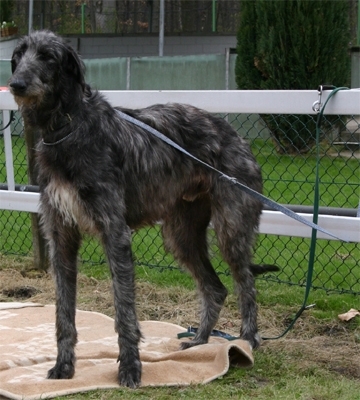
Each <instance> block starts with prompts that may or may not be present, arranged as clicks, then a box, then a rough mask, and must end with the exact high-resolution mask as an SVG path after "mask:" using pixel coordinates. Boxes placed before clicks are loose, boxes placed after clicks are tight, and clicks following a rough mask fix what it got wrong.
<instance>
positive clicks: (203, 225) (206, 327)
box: [162, 196, 227, 349]
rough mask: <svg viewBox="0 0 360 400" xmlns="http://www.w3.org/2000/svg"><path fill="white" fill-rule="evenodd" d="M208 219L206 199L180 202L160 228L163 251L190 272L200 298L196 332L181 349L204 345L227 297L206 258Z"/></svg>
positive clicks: (207, 257)
mask: <svg viewBox="0 0 360 400" xmlns="http://www.w3.org/2000/svg"><path fill="white" fill-rule="evenodd" d="M210 216H211V211H210V203H209V200H208V198H207V197H205V196H204V197H203V198H198V199H196V200H195V201H193V202H188V201H184V200H181V201H179V202H178V203H177V205H176V207H175V209H173V210H171V212H170V213H169V218H168V219H166V220H165V221H164V224H163V227H162V232H163V236H164V243H165V247H166V248H167V249H168V250H169V251H171V252H172V253H173V255H174V257H175V258H176V259H177V260H178V261H179V262H180V264H182V265H184V266H185V267H187V269H188V270H189V271H190V273H191V275H192V276H193V278H194V279H195V280H196V283H197V286H198V290H199V293H200V298H201V314H200V325H199V329H198V331H197V333H196V335H195V337H194V339H193V340H191V341H189V342H184V343H182V345H181V347H182V349H186V348H189V347H192V346H196V345H199V344H204V343H207V342H208V339H209V336H210V333H211V331H212V329H213V328H214V326H215V324H216V322H217V320H218V318H219V313H220V311H221V308H222V305H223V303H224V300H225V298H226V296H227V290H226V288H225V286H224V285H223V284H222V283H221V281H220V279H219V277H218V276H217V274H216V272H215V271H214V269H213V267H212V265H211V263H210V260H209V256H208V248H207V238H206V234H207V227H208V224H209V221H210Z"/></svg>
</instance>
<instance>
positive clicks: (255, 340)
mask: <svg viewBox="0 0 360 400" xmlns="http://www.w3.org/2000/svg"><path fill="white" fill-rule="evenodd" d="M240 339H242V340H246V341H248V342H249V343H250V345H251V348H252V350H255V349H258V348H259V347H260V344H261V338H260V335H259V334H258V333H256V334H255V335H251V336H250V335H241V336H240Z"/></svg>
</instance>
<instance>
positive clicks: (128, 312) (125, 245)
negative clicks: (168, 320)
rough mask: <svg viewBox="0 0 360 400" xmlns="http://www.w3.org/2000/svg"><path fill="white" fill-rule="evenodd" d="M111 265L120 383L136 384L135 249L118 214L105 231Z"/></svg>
mask: <svg viewBox="0 0 360 400" xmlns="http://www.w3.org/2000/svg"><path fill="white" fill-rule="evenodd" d="M102 242H103V245H104V248H105V252H106V256H107V259H108V263H109V266H110V270H111V274H112V281H113V290H114V304H115V330H116V332H117V333H118V335H119V336H118V343H119V358H118V361H120V365H119V375H118V380H119V383H120V385H123V386H128V387H130V388H136V387H137V386H139V384H140V380H141V362H140V355H139V350H138V343H139V340H140V337H141V333H140V329H139V325H138V322H137V318H136V312H135V272H134V265H133V258H132V252H131V231H130V229H129V227H128V226H127V225H126V224H125V221H122V220H120V218H117V217H116V216H112V218H111V222H109V223H108V226H107V227H106V228H104V230H103V232H102Z"/></svg>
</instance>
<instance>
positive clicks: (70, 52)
mask: <svg viewBox="0 0 360 400" xmlns="http://www.w3.org/2000/svg"><path fill="white" fill-rule="evenodd" d="M66 50H67V58H68V59H67V63H66V65H65V68H66V70H67V72H68V73H69V74H70V75H71V76H73V77H74V78H75V80H76V82H78V83H79V84H80V85H81V87H82V89H83V90H85V87H86V84H85V66H84V63H83V62H82V60H81V58H80V56H79V55H78V54H77V52H76V51H75V50H74V49H73V48H72V47H71V46H70V45H68V44H67V45H66Z"/></svg>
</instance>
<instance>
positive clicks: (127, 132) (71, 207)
mask: <svg viewBox="0 0 360 400" xmlns="http://www.w3.org/2000/svg"><path fill="white" fill-rule="evenodd" d="M11 64H12V73H13V74H12V77H11V78H10V81H9V86H10V90H11V92H12V94H13V95H14V97H15V100H16V102H17V104H18V105H19V107H20V111H21V113H22V116H23V118H24V120H25V123H26V124H28V126H29V127H32V129H34V130H36V131H37V132H38V133H39V135H41V138H42V140H40V141H39V143H38V145H37V148H36V152H37V165H38V179H39V185H40V193H41V196H40V198H41V214H42V226H43V231H44V234H45V236H46V238H47V240H48V243H49V254H50V260H51V265H52V267H53V271H54V276H55V281H56V335H57V347H58V355H57V360H56V364H55V366H54V367H53V368H52V369H51V370H50V371H49V373H48V378H51V379H66V378H72V377H73V375H74V373H75V345H76V341H77V332H76V327H75V307H76V275H77V265H76V261H77V254H78V250H79V247H80V243H81V238H82V236H81V234H82V233H83V232H86V233H90V234H92V235H96V236H97V237H99V238H100V240H101V242H102V244H103V247H104V250H105V253H106V256H107V260H108V263H109V266H110V270H111V274H112V280H113V291H114V303H115V314H116V316H115V329H116V331H117V332H118V344H119V351H120V353H119V358H118V361H120V365H119V372H118V380H119V383H120V384H121V385H125V386H129V387H137V386H138V385H139V384H140V382H141V362H140V359H139V350H138V343H139V340H140V338H141V333H140V329H139V324H138V320H137V317H136V312H135V299H134V297H135V283H134V266H133V257H132V252H131V230H132V229H138V228H140V227H143V226H144V225H151V224H155V223H156V222H158V221H161V222H162V234H163V238H164V244H165V247H166V249H167V250H168V251H170V252H172V254H173V255H174V256H175V258H176V259H177V260H178V261H179V262H180V263H181V264H182V265H183V266H185V267H187V269H188V270H189V271H190V273H191V274H192V276H193V277H194V279H195V280H196V282H197V286H198V290H199V293H200V297H201V305H202V306H201V315H200V325H199V329H198V331H197V333H196V336H195V337H194V338H193V340H191V341H188V342H185V343H182V345H181V348H182V349H186V348H189V347H192V346H196V345H200V344H203V343H207V341H208V339H209V335H210V333H211V331H212V329H213V328H214V326H215V324H216V322H217V319H218V316H219V312H220V309H221V307H222V305H223V303H224V300H225V298H226V295H227V290H226V288H225V287H224V285H223V284H222V283H221V281H220V280H219V278H218V276H217V274H216V272H215V271H214V269H213V267H212V265H211V263H210V261H209V255H208V248H207V240H206V231H207V227H208V225H209V223H210V221H212V223H213V227H214V230H215V232H216V235H217V238H218V243H219V247H220V250H221V252H222V255H223V257H224V259H225V260H226V262H227V263H228V264H229V266H230V268H231V272H232V275H233V278H234V281H235V285H236V288H237V290H238V293H239V307H240V311H241V316H242V327H241V332H240V335H241V338H242V339H245V340H248V341H249V342H250V343H251V345H252V347H253V348H256V347H258V345H259V343H260V337H259V335H258V331H257V321H256V319H257V306H256V300H255V294H256V293H255V287H254V276H255V275H256V274H258V273H262V272H265V271H267V270H272V269H274V268H273V267H272V266H267V265H253V264H252V263H251V257H252V248H253V244H254V240H255V236H256V231H257V228H258V224H259V218H260V214H261V209H262V204H261V203H260V202H259V201H258V200H256V199H254V198H252V197H250V196H249V195H248V194H246V193H244V192H242V191H240V190H239V189H238V188H236V187H235V186H234V185H231V184H229V183H228V182H226V181H224V180H222V179H220V178H219V176H217V175H216V174H215V173H214V172H213V171H209V170H207V169H205V168H204V166H202V165H200V164H199V163H196V162H195V161H193V160H192V159H190V158H187V157H186V156H185V155H183V154H182V153H180V152H179V151H177V150H175V149H174V148H172V147H170V146H169V145H167V144H165V143H163V142H162V141H160V140H159V139H158V138H156V137H154V136H152V135H151V134H150V133H149V132H147V131H146V130H144V129H143V128H141V127H138V126H135V125H134V124H132V123H130V122H128V121H126V120H124V119H123V118H121V117H120V116H119V115H118V113H117V111H116V109H115V108H113V107H112V106H110V104H109V103H108V102H107V101H106V100H105V99H104V97H103V96H102V95H101V94H99V93H98V92H97V91H94V90H91V89H90V87H89V86H88V85H87V84H86V83H85V80H84V65H83V63H82V61H81V60H80V58H79V56H78V55H77V54H76V52H75V51H74V50H73V49H72V48H71V47H70V46H69V45H68V44H67V43H66V42H65V41H64V40H63V39H61V38H60V37H59V36H57V35H55V34H53V33H51V32H49V31H37V32H34V33H32V34H31V35H30V36H25V37H23V38H22V39H20V41H19V43H18V45H17V47H16V49H15V50H14V53H13V57H12V60H11ZM119 110H122V111H123V112H124V113H126V114H128V115H130V116H132V117H134V118H137V119H138V120H140V121H143V122H144V123H146V124H148V125H150V126H151V127H153V128H155V129H157V130H159V131H161V132H162V133H163V134H164V135H166V136H168V137H169V138H171V139H172V140H173V141H175V142H176V143H178V144H179V145H181V146H183V147H184V148H185V149H186V150H187V151H188V152H190V153H192V154H193V155H194V156H196V157H198V158H199V159H201V160H203V161H205V162H207V163H209V164H210V165H212V166H214V167H216V168H218V169H220V170H222V171H223V172H224V173H225V174H227V175H230V176H232V177H235V178H236V179H237V180H239V181H240V182H241V183H243V184H245V185H248V186H249V187H251V188H252V189H254V190H256V191H258V192H261V190H262V179H261V173H260V168H259V166H258V164H257V163H256V161H255V159H254V157H253V155H252V154H251V151H250V148H249V146H248V144H247V143H246V142H245V141H244V140H243V139H241V138H240V137H239V136H238V135H237V133H236V132H235V131H234V130H233V129H232V128H231V126H230V125H229V124H228V123H227V122H226V121H224V120H223V119H220V118H217V117H215V116H213V115H211V114H209V113H208V112H206V111H203V110H200V109H198V108H195V107H192V106H190V105H183V104H167V105H154V106H151V107H147V108H145V109H141V110H129V109H123V108H121V109H120V108H119Z"/></svg>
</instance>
